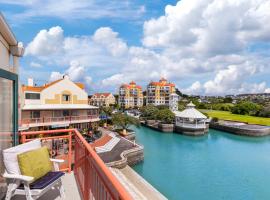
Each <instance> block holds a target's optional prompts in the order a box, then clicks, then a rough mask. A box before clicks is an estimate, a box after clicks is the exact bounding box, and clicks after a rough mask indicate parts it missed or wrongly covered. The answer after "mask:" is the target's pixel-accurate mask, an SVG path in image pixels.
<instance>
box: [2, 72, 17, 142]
mask: <svg viewBox="0 0 270 200" xmlns="http://www.w3.org/2000/svg"><path fill="white" fill-rule="evenodd" d="M0 77H1V78H4V79H7V80H10V81H12V83H13V85H12V86H13V88H12V98H13V105H12V109H13V116H12V123H13V135H12V145H13V146H15V145H18V144H19V133H18V109H19V108H18V107H19V106H18V75H17V74H15V73H13V72H10V71H7V70H4V69H1V68H0Z"/></svg>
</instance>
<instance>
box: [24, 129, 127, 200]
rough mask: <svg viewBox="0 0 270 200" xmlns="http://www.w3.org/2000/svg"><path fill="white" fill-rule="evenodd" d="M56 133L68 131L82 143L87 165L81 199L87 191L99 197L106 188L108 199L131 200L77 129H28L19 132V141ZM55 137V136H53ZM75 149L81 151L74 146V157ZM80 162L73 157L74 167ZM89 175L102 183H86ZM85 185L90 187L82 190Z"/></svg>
mask: <svg viewBox="0 0 270 200" xmlns="http://www.w3.org/2000/svg"><path fill="white" fill-rule="evenodd" d="M58 133H69V135H70V136H71V137H72V136H75V143H76V138H77V140H78V141H79V142H80V143H81V144H82V145H83V148H85V157H83V160H84V162H85V164H86V165H87V167H86V168H85V169H86V172H87V173H85V174H83V176H85V180H84V181H86V182H84V183H83V184H84V185H83V186H82V185H80V184H79V188H80V192H81V196H82V197H83V199H85V200H86V199H89V195H90V194H89V191H90V192H91V194H92V195H93V196H94V199H100V197H101V196H102V195H103V194H102V192H104V191H105V190H106V189H108V192H109V193H108V195H110V196H111V198H109V199H115V200H132V197H131V195H130V194H129V193H128V192H127V191H126V189H125V188H124V186H123V185H122V184H121V183H120V182H119V180H118V179H117V178H116V177H115V176H114V175H113V174H112V172H111V171H110V170H109V168H108V167H107V166H106V165H105V163H104V162H103V161H102V160H101V158H100V157H99V156H98V154H97V153H96V152H95V151H94V149H93V148H92V147H91V146H90V144H89V143H88V142H87V141H86V140H85V139H84V137H83V136H82V135H81V133H80V132H79V131H78V130H77V129H58V130H47V131H30V132H21V134H20V135H21V139H22V140H21V141H22V142H23V143H24V142H27V141H29V140H31V139H33V138H31V139H27V138H26V137H27V136H32V135H36V136H40V135H42V136H44V135H49V134H58ZM55 137H57V136H55ZM45 138H46V137H44V139H45ZM47 138H54V137H51V136H49V137H47ZM41 139H42V138H41ZM71 143H72V142H71V140H70V141H69V145H70V148H71ZM76 151H77V153H81V152H80V149H76V148H74V153H75V157H76ZM80 162H81V161H78V163H76V158H75V163H74V167H75V169H77V167H78V166H79V165H80V164H81V163H80ZM89 162H90V163H89ZM91 164H93V166H95V167H96V169H97V171H95V168H93V166H91ZM77 165H78V166H77ZM75 169H74V175H75V177H76V179H79V177H78V176H79V174H77V173H76V172H75ZM87 169H88V170H87ZM89 176H97V179H99V181H101V183H102V184H103V185H102V184H98V185H91V184H87V183H89V181H90V180H88V178H89ZM77 181H78V180H77ZM96 181H97V180H96ZM85 187H90V188H88V189H87V190H86V191H84V190H85ZM91 187H92V188H91ZM95 187H100V188H99V189H98V190H97V191H96V188H95ZM104 187H105V188H104ZM89 189H90V190H89ZM95 195H97V196H95Z"/></svg>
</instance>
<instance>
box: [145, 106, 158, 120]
mask: <svg viewBox="0 0 270 200" xmlns="http://www.w3.org/2000/svg"><path fill="white" fill-rule="evenodd" d="M141 112H142V113H141V117H143V118H145V119H147V120H151V119H156V118H157V113H158V108H157V107H156V106H154V105H152V104H150V105H147V106H144V107H143V108H141Z"/></svg>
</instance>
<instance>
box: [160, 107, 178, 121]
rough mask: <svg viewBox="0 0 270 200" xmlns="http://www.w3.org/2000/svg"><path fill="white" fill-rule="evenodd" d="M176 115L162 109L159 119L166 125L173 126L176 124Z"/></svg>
mask: <svg viewBox="0 0 270 200" xmlns="http://www.w3.org/2000/svg"><path fill="white" fill-rule="evenodd" d="M174 118H175V115H174V113H173V112H172V111H171V110H170V109H168V108H165V109H161V110H159V111H158V113H157V119H158V120H160V121H161V122H162V123H164V124H171V123H173V122H174Z"/></svg>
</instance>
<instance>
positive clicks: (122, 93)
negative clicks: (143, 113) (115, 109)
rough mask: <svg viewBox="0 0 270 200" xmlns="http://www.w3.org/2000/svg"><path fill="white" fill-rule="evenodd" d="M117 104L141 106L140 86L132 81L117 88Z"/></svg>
mask: <svg viewBox="0 0 270 200" xmlns="http://www.w3.org/2000/svg"><path fill="white" fill-rule="evenodd" d="M118 101H119V105H120V107H122V108H125V109H128V108H136V107H142V106H143V93H142V87H141V86H139V85H136V83H135V82H134V81H132V82H130V83H129V84H123V85H121V86H120V88H119V99H118Z"/></svg>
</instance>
